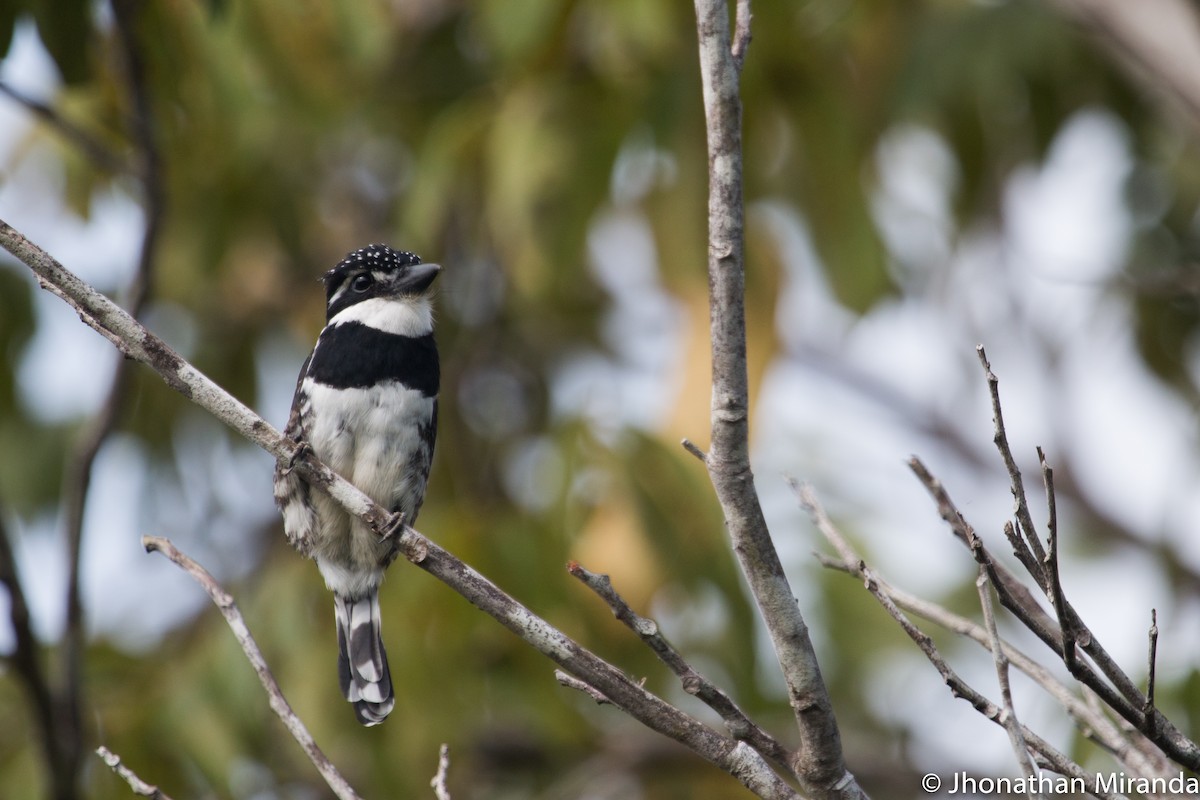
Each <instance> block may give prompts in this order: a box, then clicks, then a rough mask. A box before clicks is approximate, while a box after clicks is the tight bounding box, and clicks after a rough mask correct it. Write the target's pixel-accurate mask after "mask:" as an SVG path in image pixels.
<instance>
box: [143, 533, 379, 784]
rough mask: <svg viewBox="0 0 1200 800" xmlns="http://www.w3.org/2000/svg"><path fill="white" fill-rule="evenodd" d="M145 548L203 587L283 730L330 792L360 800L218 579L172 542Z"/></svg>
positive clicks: (146, 542) (151, 541)
mask: <svg viewBox="0 0 1200 800" xmlns="http://www.w3.org/2000/svg"><path fill="white" fill-rule="evenodd" d="M142 546H143V547H145V548H146V552H148V553H162V554H163V555H164V556H166V558H168V559H169V560H170V561H171V562H172V563H173V564H175V565H176V566H178V567H179V568H181V569H182V570H183V571H184V572H186V573H187V574H189V575H191V576H192V578H194V579H195V581H196V583H198V584H200V587H201V588H202V589H204V591H205V592H206V593H207V594H208V596H209V598H211V599H212V601H213V604H214V605H215V606H216V607H217V608H218V609H220V611H221V615H222V616H224V617H225V621H226V622H227V623H229V628H230V630H232V631H233V635H234V637H235V638H237V640H238V644H240V645H241V646H242V652H243V653H245V654H246V658H247V660H249V662H250V665H251V666H252V667H254V671H255V672H256V673H258V679H259V681H261V682H262V685H263V689H265V690H266V692H267V698H268V700H269V701H270V704H271V710H272V711H274V712H275V714H276V715H277V716H278V717H279V719H281V720H282V721H283V724H284V727H286V728H287V729H288V733H290V734H292V737H293V738H294V739H295V740H296V741H297V742H298V743H299V744H300V747H301V748H303V750H304V753H305V755H307V756H308V758H309V760H310V761H312V763H313V766H315V767H316V768H317V771H318V772H320V773H321V777H322V778H324V779H325V783H326V784H328V786H329V788H330V789H331V790H333V793H334V794H335V795H337V796H338V798H340V800H361V798H360V797H359V795H358V793H357V792H355V791H354V788H353V787H352V786H351V785H350V784H349V782H347V781H346V779H345V778H343V777H342V774H341V773H340V772H338V769H337V767H335V766H334V765H333V762H332V761H330V760H329V758H328V757H327V756H326V755H325V753H324V752H323V751H322V750H321V748H320V747H318V746H317V742H316V740H315V739H313V737H312V734H311V733H309V732H308V728H307V727H305V725H304V722H303V721H302V720H301V719H300V717H299V716H297V715H296V712H295V711H293V710H292V705H291V703H289V702H288V701H287V698H286V697H284V696H283V690H282V689H280V688H279V683H278V682H277V681H276V680H275V676H274V675H273V674H272V673H271V668H270V667H269V666H268V665H267V660H266V659H265V658H263V654H262V651H261V650H259V649H258V643H257V642H255V641H254V636H253V635H252V634H251V633H250V628H249V627H248V626H247V625H246V620H245V619H244V618H243V617H242V612H241V611H239V610H238V607H237V603H235V602H234V601H233V596H232V595H230V594H229V592H227V591H225V589H224V588H222V587H221V585H220V584H219V583H217V580H216V578H214V577H213V576H212V574H211V573H209V571H208V570H206V569H205V568H204V567H203V566H201V565H200V564H199V563H197V562H196V561H195V560H193V559H192V558H190V557H189V556H188V555H187V554H186V553H184V552H182V551H180V550H179V548H177V547H176V546H175V545H174V544H172V543H171V541H170V540H169V539H164V538H162V537H160V536H143V537H142Z"/></svg>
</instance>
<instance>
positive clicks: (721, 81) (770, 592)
mask: <svg viewBox="0 0 1200 800" xmlns="http://www.w3.org/2000/svg"><path fill="white" fill-rule="evenodd" d="M737 22H738V27H737V38H736V39H733V38H732V37H731V35H730V30H729V5H728V2H727V0H696V27H697V32H698V36H699V47H700V77H701V83H702V86H703V92H704V116H705V123H706V131H707V136H708V180H709V189H708V283H709V325H710V336H711V341H712V420H711V423H712V440H711V444H710V446H709V450H708V453H707V456H706V458H705V459H704V463H705V466H706V467H707V468H708V474H709V477H710V479H711V481H712V484H713V489H714V490H715V492H716V495H717V500H718V501H719V502H720V504H721V510H722V512H723V513H724V516H725V525H726V528H727V530H728V534H729V539H730V542H731V543H732V545H733V551H734V554H735V555H736V557H737V560H738V563H739V564H740V566H741V569H742V573H743V574H744V575H745V576H746V580H747V582H748V583H749V585H750V591H751V593H752V594H753V595H754V599H755V602H756V603H757V604H758V608H759V611H760V613H761V615H762V618H763V621H764V622H765V623H766V627H767V631H768V633H769V635H770V637H771V642H772V644H773V645H774V648H775V654H776V657H777V658H778V660H779V664H780V667H781V668H782V670H783V677H784V682H785V684H786V686H787V690H788V700H789V702H790V703H791V706H792V710H793V713H794V714H795V716H796V724H797V727H798V729H799V732H800V747H799V748H798V750H797V752H796V756H795V759H794V761H793V770H794V772H795V773H796V775H798V776H799V778H800V781H801V783H802V785H803V786H804V789H805V790H806V791H807V792H808V793H809V794H811V795H812V796H813V797H817V798H849V797H862V796H863V794H862V790H861V789H860V788H859V787H858V785H857V783H856V782H855V780H854V776H853V775H851V774H850V773H849V772H848V771H847V769H846V764H845V759H844V757H843V755H842V745H841V735H840V733H839V732H838V727H837V721H836V719H835V718H834V715H833V705H832V703H831V701H830V699H829V692H828V690H827V688H826V686H825V682H824V680H823V679H822V677H821V670H820V666H819V665H818V663H817V658H816V653H815V652H814V650H813V646H812V642H811V641H810V639H809V635H808V626H807V625H806V624H805V622H804V618H803V616H802V615H801V613H800V609H799V606H798V605H797V603H796V598H795V596H794V595H793V593H792V590H791V587H790V586H789V585H788V581H787V577H786V576H785V575H784V572H783V565H782V563H781V562H780V560H779V555H778V553H777V552H776V551H775V545H774V543H773V542H772V541H771V534H770V531H769V530H768V529H767V523H766V520H765V519H764V517H763V512H762V507H761V506H760V505H759V501H758V493H757V491H756V490H755V487H754V475H753V473H752V472H751V471H750V456H749V449H750V448H749V389H748V377H747V368H746V310H745V263H744V248H745V209H744V204H743V199H742V132H741V126H742V106H741V99H740V97H739V93H738V80H739V75H740V70H741V64H742V60H743V59H744V57H745V50H746V46H747V43H748V42H749V30H750V27H749V26H750V6H749V2H739V3H738V6H737ZM693 452H694V451H693Z"/></svg>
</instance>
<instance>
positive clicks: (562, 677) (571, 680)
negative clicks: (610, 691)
mask: <svg viewBox="0 0 1200 800" xmlns="http://www.w3.org/2000/svg"><path fill="white" fill-rule="evenodd" d="M554 679H555V680H556V681H558V682H559V683H560V684H561V685H563V686H565V687H567V688H568V689H574V690H575V691H577V692H583V693H584V694H586V695H587V696H588V697H590V698H592V699H593V700H595V701H596V705H598V706H611V705H612V704H613V702H612V700H609V699H608V698H607V697H605V696H604V692H602V691H600V690H599V689H597V688H596V687H595V686H592V685H591V684H590V683H587V682H586V681H581V680H579V678H576V677H573V676H571V675H568V674H567V673H565V672H563V671H562V670H561V669H556V670H554Z"/></svg>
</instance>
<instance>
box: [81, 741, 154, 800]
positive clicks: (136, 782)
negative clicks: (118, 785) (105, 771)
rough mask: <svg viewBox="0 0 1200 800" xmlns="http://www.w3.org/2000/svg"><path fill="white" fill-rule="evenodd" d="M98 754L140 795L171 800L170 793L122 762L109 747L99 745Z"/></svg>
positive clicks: (152, 799)
mask: <svg viewBox="0 0 1200 800" xmlns="http://www.w3.org/2000/svg"><path fill="white" fill-rule="evenodd" d="M96 755H98V756H100V759H101V760H102V761H103V762H104V763H105V764H107V765H108V768H109V769H111V770H112V771H113V774H115V775H116V776H117V777H118V778H120V779H121V780H123V781H125V782H126V783H127V784H129V788H130V790H132V791H133V793H134V794H135V795H137V796H138V797H149V798H150V800H171V797H170V795H168V794H167V793H166V792H164V791H163V790H162V789H159V788H158V787H157V786H154V785H153V784H149V783H146V782H145V781H144V780H142V779H141V778H140V777H139V776H138V774H137V773H136V772H134V771H133V770H131V769H130V768H129V767H127V766H125V765H124V764H122V763H121V757H120V756H119V755H117V754H116V753H114V752H113V751H112V750H109V749H108V748H107V747H97V748H96Z"/></svg>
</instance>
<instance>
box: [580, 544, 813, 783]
mask: <svg viewBox="0 0 1200 800" xmlns="http://www.w3.org/2000/svg"><path fill="white" fill-rule="evenodd" d="M567 571H568V572H570V573H571V575H573V576H574V577H576V578H578V579H579V580H580V581H581V582H582V583H583V584H584V585H585V586H587V587H588V588H589V589H591V590H592V591H593V592H595V593H596V594H597V595H599V596H600V599H602V600H603V601H604V602H606V603H607V604H608V607H609V608H611V609H612V612H613V616H615V617H616V618H617V619H619V620H620V621H621V622H623V623H625V625H626V626H627V627H628V628H629V629H630V630H631V631H633V632H634V633H636V634H637V635H638V638H640V639H641V640H642V641H643V642H645V643H646V645H647V646H648V647H649V648H650V649H651V650H652V651H654V654H655V655H656V656H658V658H659V660H660V661H662V662H663V663H664V664H666V665H667V667H669V668H670V670H671V671H672V672H674V673H675V675H676V676H677V677H678V678H679V681H680V683H681V684H682V685H683V690H684V691H685V692H687V693H688V694H691V695H695V696H696V697H698V698H700V699H701V700H702V701H704V703H705V704H706V705H707V706H708V707H709V708H711V709H712V710H713V711H715V712H717V714H719V715H720V717H721V720H722V721H723V722H724V723H725V727H726V728H727V729H728V730H729V733H730V734H731V735H732V736H733V738H735V739H738V740H740V741H744V742H746V743H747V744H749V745H750V746H751V747H753V748H754V749H755V750H757V751H758V752H760V753H762V754H763V755H764V756H766V757H767V758H769V759H771V760H772V761H774V762H775V763H776V764H780V765H782V766H783V767H784V768H785V769H787V770H788V771H789V772H790V771H791V768H792V767H791V761H792V754H791V753H789V752H788V751H787V749H786V748H785V747H784V746H783V745H781V744H780V743H779V741H778V740H777V739H775V737H773V736H771V735H770V734H769V733H767V732H766V731H765V730H763V729H762V728H761V727H759V725H757V724H756V723H755V722H754V721H753V720H751V719H750V717H748V716H746V712H744V711H742V709H741V708H739V707H738V705H737V703H735V702H733V700H732V699H731V698H730V697H729V695H727V694H725V692H723V691H721V689H720V688H719V687H718V686H717V685H716V684H714V683H713V682H712V681H710V680H709V679H708V678H705V677H704V676H703V675H701V674H700V673H699V672H697V671H696V670H695V669H694V668H693V667H692V665H691V664H689V663H688V662H687V661H686V660H685V659H684V657H683V656H682V655H680V654H679V651H678V650H676V649H675V648H674V647H673V646H672V645H671V643H670V642H668V641H667V638H666V637H665V636H663V635H662V633H661V632H660V631H659V628H658V623H656V622H655V621H654V620H652V619H648V618H646V617H643V616H641V615H640V614H638V613H637V612H636V611H634V610H633V609H632V608H631V607H630V606H629V604H628V603H627V602H625V599H624V598H623V597H621V595H620V594H618V593H617V590H616V589H615V588H613V585H612V580H611V579H610V578H609V576H607V575H602V574H599V573H595V572H591V571H589V570H587V569H584V568H583V567H582V566H581V565H579V564H577V563H575V562H571V563H570V564H569V565H568V567H567Z"/></svg>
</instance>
